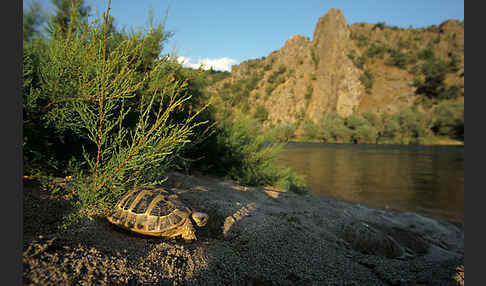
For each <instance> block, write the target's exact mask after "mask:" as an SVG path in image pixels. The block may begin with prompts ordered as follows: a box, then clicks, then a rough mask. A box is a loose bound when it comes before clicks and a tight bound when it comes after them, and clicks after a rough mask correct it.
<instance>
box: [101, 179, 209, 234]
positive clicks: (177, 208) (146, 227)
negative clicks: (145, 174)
mask: <svg viewBox="0 0 486 286" xmlns="http://www.w3.org/2000/svg"><path fill="white" fill-rule="evenodd" d="M107 219H108V221H109V222H111V223H112V224H114V225H117V226H119V227H122V228H125V229H128V230H130V231H133V232H136V233H140V234H144V235H151V236H165V237H176V236H179V235H181V236H182V238H184V239H186V240H192V239H196V236H195V229H194V225H193V222H195V223H196V225H197V226H199V227H201V226H204V225H206V223H207V220H208V215H207V214H204V213H199V212H193V211H192V210H191V209H190V208H188V207H186V206H185V205H184V204H183V203H182V202H181V200H180V199H179V197H178V195H177V194H175V193H171V192H168V191H166V190H164V189H162V188H158V187H154V186H147V187H142V188H139V189H135V190H132V191H130V192H128V193H127V194H126V195H125V196H123V198H121V200H120V201H119V202H118V203H117V204H116V206H115V209H114V210H113V211H112V212H111V213H110V214H109V215H108V216H107Z"/></svg>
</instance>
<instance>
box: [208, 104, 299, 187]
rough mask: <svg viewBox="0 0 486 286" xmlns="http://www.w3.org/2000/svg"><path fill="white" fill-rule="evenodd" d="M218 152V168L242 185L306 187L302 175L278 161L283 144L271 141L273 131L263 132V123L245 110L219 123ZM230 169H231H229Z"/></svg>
mask: <svg viewBox="0 0 486 286" xmlns="http://www.w3.org/2000/svg"><path fill="white" fill-rule="evenodd" d="M216 138H217V139H218V140H217V141H218V142H217V143H216V144H215V146H216V150H215V154H217V157H218V164H217V166H215V167H216V169H217V170H220V172H221V173H222V174H227V175H228V176H230V177H231V178H232V179H234V180H236V181H237V182H238V183H240V184H243V185H253V186H255V185H260V186H261V185H274V186H279V187H281V188H286V189H288V190H290V191H294V192H297V193H303V192H305V191H306V189H305V185H304V183H303V180H302V178H301V177H299V176H297V175H296V174H295V173H293V172H292V171H291V170H289V169H281V168H278V167H277V165H276V159H277V155H278V153H279V152H280V151H281V149H282V148H283V145H281V144H270V142H272V141H274V138H273V135H272V134H270V133H268V132H263V130H262V127H261V124H260V123H259V122H258V121H256V120H255V119H252V118H250V117H249V116H246V115H243V114H237V115H236V117H235V118H233V119H230V118H227V119H225V120H223V121H221V122H219V124H218V132H217V135H216ZM228 170H229V171H228Z"/></svg>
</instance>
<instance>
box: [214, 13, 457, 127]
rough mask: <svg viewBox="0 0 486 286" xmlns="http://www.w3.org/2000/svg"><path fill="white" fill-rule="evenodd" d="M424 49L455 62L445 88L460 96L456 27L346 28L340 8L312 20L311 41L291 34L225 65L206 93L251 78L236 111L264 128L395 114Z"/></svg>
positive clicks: (409, 99)
mask: <svg viewBox="0 0 486 286" xmlns="http://www.w3.org/2000/svg"><path fill="white" fill-rule="evenodd" d="M429 48H430V49H432V50H433V52H434V56H435V57H436V58H439V59H441V60H443V61H445V62H449V61H451V60H452V58H454V59H455V60H456V64H457V71H455V72H451V73H449V74H448V75H447V78H446V82H447V83H448V84H451V85H452V84H454V85H456V86H458V87H459V88H460V90H461V91H462V93H463V92H464V22H463V21H462V22H461V21H457V20H449V21H446V22H444V23H442V24H441V25H440V26H431V27H428V28H417V29H414V28H407V29H404V28H398V27H390V26H386V25H384V24H383V25H380V23H378V24H376V25H373V24H367V23H356V24H353V25H348V24H347V23H346V19H345V17H344V15H343V13H342V11H341V10H340V9H330V10H329V11H328V12H327V14H325V15H324V16H322V17H320V18H319V20H318V22H317V25H316V27H315V30H314V35H313V39H312V40H311V39H308V38H306V37H303V36H299V35H294V36H293V37H291V38H290V39H288V40H287V41H286V42H285V45H284V46H283V47H282V48H281V49H280V50H278V51H274V52H272V53H271V54H270V55H268V57H263V58H260V59H252V60H249V61H245V62H242V63H241V64H239V65H235V66H233V67H232V73H231V76H230V77H229V78H227V79H225V80H223V81H221V82H219V83H217V84H216V85H215V86H213V87H211V89H212V90H213V91H220V92H221V90H222V89H224V88H223V87H224V86H225V85H226V86H228V85H232V84H235V83H237V82H239V81H241V80H244V79H249V78H251V77H253V78H254V79H256V81H257V85H256V86H252V87H251V88H248V87H246V88H247V89H248V92H247V95H246V98H245V97H241V98H238V100H236V101H237V104H236V107H237V108H243V109H245V108H246V109H247V111H250V112H255V110H256V108H257V107H258V106H263V107H265V109H266V110H267V111H268V120H267V121H266V124H289V123H290V124H295V123H302V122H304V121H305V120H310V121H313V122H316V121H318V120H319V119H320V118H321V117H322V115H323V113H330V112H335V113H337V114H339V115H341V116H348V115H350V114H353V113H356V112H363V111H370V112H373V113H377V114H381V113H385V112H386V113H395V112H398V111H399V110H400V109H402V108H403V107H406V106H411V105H413V104H416V103H415V101H416V98H417V97H416V96H414V92H415V87H414V86H413V84H412V83H413V82H414V80H416V79H417V78H420V77H421V76H422V75H420V70H421V66H422V64H423V63H424V59H423V58H421V57H420V56H419V52H420V51H422V50H424V49H429ZM397 54H399V56H404V57H407V61H406V63H405V64H404V65H402V66H399V65H400V64H401V63H396V62H394V61H395V60H396V59H395V58H394V56H396V55H397ZM244 88H245V86H238V88H236V90H241V89H244ZM229 93H230V94H231V93H233V94H232V95H233V96H234V95H235V94H234V92H233V91H232V92H229ZM462 98H463V97H462Z"/></svg>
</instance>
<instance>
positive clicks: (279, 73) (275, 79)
mask: <svg viewBox="0 0 486 286" xmlns="http://www.w3.org/2000/svg"><path fill="white" fill-rule="evenodd" d="M286 71H287V68H286V67H285V66H284V65H280V67H279V68H278V70H276V71H275V72H273V73H272V74H270V76H269V77H268V79H267V81H268V83H271V84H275V85H279V84H282V83H284V82H285V80H286V78H285V75H284V73H285V72H286Z"/></svg>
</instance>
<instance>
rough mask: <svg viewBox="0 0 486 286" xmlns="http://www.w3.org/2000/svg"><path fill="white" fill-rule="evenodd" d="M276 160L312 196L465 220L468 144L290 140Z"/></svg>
mask: <svg viewBox="0 0 486 286" xmlns="http://www.w3.org/2000/svg"><path fill="white" fill-rule="evenodd" d="M278 163H279V165H281V166H284V167H290V168H292V169H293V170H294V171H295V172H297V173H298V174H300V175H304V176H305V178H306V183H307V186H308V188H309V190H310V192H311V193H312V194H314V195H321V196H325V195H330V196H333V197H335V198H338V199H344V200H348V201H354V202H359V203H364V204H367V205H371V206H377V207H385V208H392V209H399V210H405V211H412V212H417V213H422V214H426V215H430V216H435V217H440V218H445V219H450V220H456V221H464V147H462V146H461V147H457V146H397V145H352V144H316V143H290V144H288V145H287V146H286V147H285V148H284V150H283V151H282V153H281V154H280V156H279V159H278Z"/></svg>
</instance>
